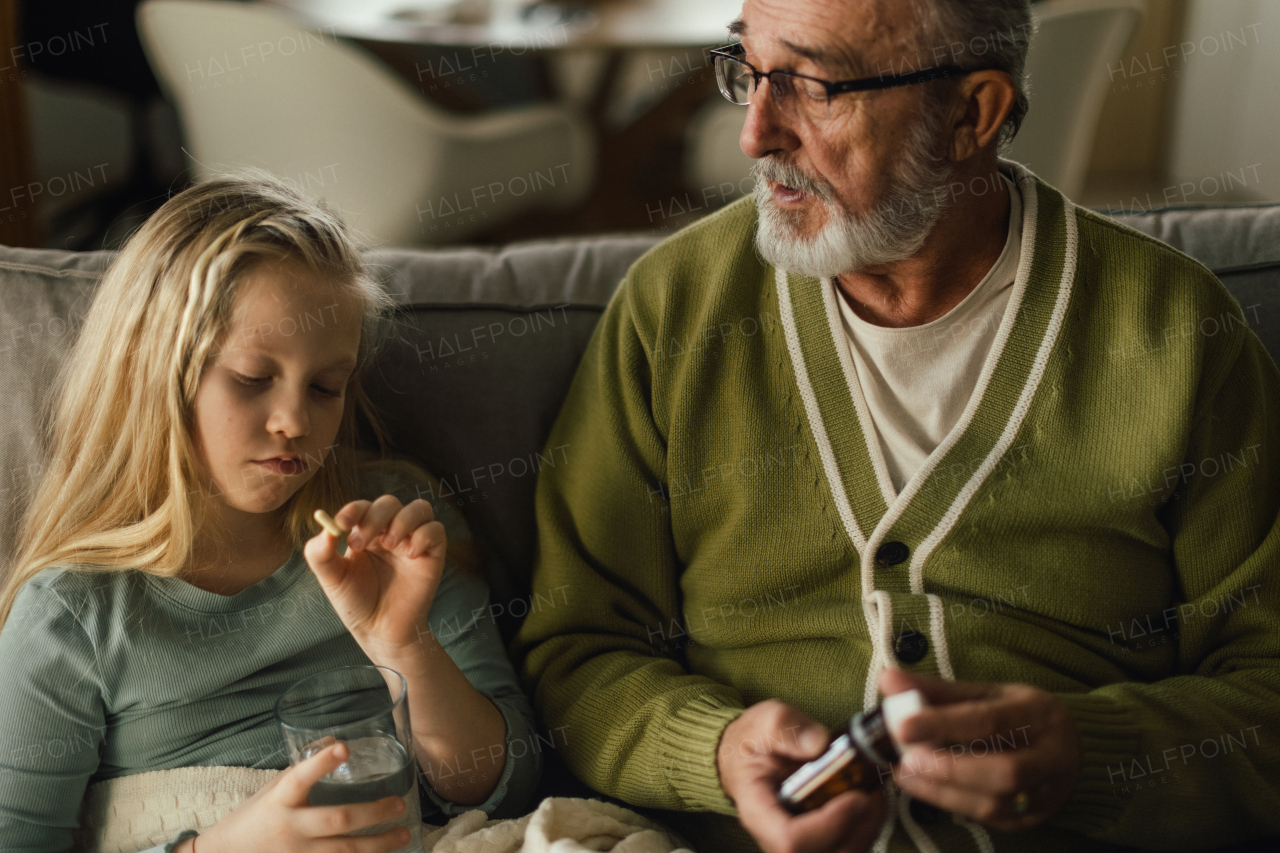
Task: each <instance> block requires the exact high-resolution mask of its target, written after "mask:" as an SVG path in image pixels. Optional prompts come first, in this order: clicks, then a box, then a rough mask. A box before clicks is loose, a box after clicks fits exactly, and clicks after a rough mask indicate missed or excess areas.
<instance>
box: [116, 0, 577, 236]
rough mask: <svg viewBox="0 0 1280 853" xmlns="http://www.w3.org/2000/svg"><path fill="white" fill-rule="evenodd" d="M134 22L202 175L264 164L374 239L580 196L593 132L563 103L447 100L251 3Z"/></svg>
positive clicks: (472, 229) (206, 2)
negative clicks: (466, 107) (451, 108)
mask: <svg viewBox="0 0 1280 853" xmlns="http://www.w3.org/2000/svg"><path fill="white" fill-rule="evenodd" d="M138 31H139V33H140V34H141V36H142V42H143V47H144V48H145V50H146V52H147V56H148V58H149V59H150V62H151V66H152V68H153V69H154V71H155V73H156V77H157V78H158V79H159V80H160V81H161V85H162V87H163V88H164V89H165V90H166V93H167V95H168V96H169V97H170V99H171V100H172V101H173V102H174V103H175V105H176V106H177V109H178V113H179V116H180V117H181V119H182V124H183V128H184V131H185V135H186V138H187V142H188V144H189V152H188V153H189V156H190V158H191V160H192V161H193V165H194V167H195V172H196V174H197V176H199V177H204V176H207V175H209V174H212V173H215V172H218V171H221V170H224V169H228V168H235V167H243V166H252V167H258V168H262V169H265V170H266V171H268V172H270V173H272V174H274V175H277V176H279V177H281V178H284V179H286V180H290V181H293V182H295V183H296V184H297V185H298V186H299V187H301V188H302V189H303V190H304V191H308V192H310V193H312V194H313V195H315V196H318V197H321V198H324V199H325V200H327V201H329V202H330V203H332V204H334V205H335V206H336V207H337V208H338V209H339V210H341V211H342V213H343V215H344V217H345V218H346V219H347V221H348V222H349V223H350V224H351V225H352V226H353V227H354V228H356V229H357V230H358V231H359V232H360V233H361V234H362V237H363V238H364V239H365V240H366V241H367V242H369V243H370V244H375V245H422V244H442V243H450V242H457V241H458V240H460V239H463V238H465V237H467V236H468V235H471V234H474V233H476V232H477V231H480V230H482V229H486V228H490V227H492V226H494V225H496V224H498V223H500V222H502V221H503V220H505V219H509V218H511V217H513V216H516V215H518V214H520V213H524V212H527V211H530V210H532V209H535V208H539V207H551V208H556V207H568V206H572V205H573V204H575V203H577V202H578V201H580V200H582V199H583V198H584V197H585V196H586V194H587V193H588V192H589V191H590V189H591V185H592V183H593V181H594V177H595V166H596V142H595V137H594V134H593V131H592V130H591V127H590V125H589V124H588V122H587V121H586V120H585V119H584V118H582V117H581V116H579V115H578V114H577V113H576V112H575V111H573V110H571V109H570V108H565V107H560V106H536V107H527V108H520V109H514V110H504V111H496V112H493V113H489V114H484V115H481V116H478V117H471V116H466V117H460V116H454V115H451V114H449V113H447V112H445V111H444V110H442V109H439V108H437V107H435V106H434V105H433V104H431V103H430V102H429V101H428V100H427V99H426V98H425V97H424V96H422V95H421V94H420V93H418V92H416V91H414V89H413V87H412V86H411V85H410V84H409V83H408V82H407V81H405V80H403V79H402V78H400V77H398V76H396V75H395V74H394V73H393V72H392V71H391V70H390V69H388V68H386V67H385V66H383V65H382V64H381V63H380V62H378V61H377V60H375V59H373V58H372V57H370V56H368V55H366V54H365V53H364V52H363V51H361V50H360V49H358V48H357V47H354V46H352V45H350V44H348V43H345V42H342V41H340V40H338V39H337V38H335V37H334V36H333V35H332V34H330V33H327V32H315V31H310V30H306V29H304V28H303V27H302V26H300V25H299V24H298V23H297V22H296V21H294V20H293V19H292V18H290V17H289V16H288V15H286V14H285V13H282V12H281V11H279V10H277V9H274V8H271V7H268V6H265V5H260V4H256V3H238V2H218V0H148V2H145V3H143V4H142V5H141V6H139V8H138Z"/></svg>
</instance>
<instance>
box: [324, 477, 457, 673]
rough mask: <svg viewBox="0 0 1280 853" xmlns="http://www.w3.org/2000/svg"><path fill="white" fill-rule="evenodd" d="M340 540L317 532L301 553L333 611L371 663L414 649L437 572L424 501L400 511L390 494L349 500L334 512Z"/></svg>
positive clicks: (434, 530)
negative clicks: (343, 546)
mask: <svg viewBox="0 0 1280 853" xmlns="http://www.w3.org/2000/svg"><path fill="white" fill-rule="evenodd" d="M334 521H336V522H337V523H338V525H339V526H340V527H341V528H343V529H344V530H348V531H350V534H349V535H348V537H347V552H346V555H345V556H339V555H338V540H337V538H336V537H334V536H333V535H332V534H331V533H328V532H326V531H324V530H321V531H320V533H318V534H317V535H316V536H314V537H312V538H311V539H310V540H308V542H307V544H306V547H305V548H303V555H304V556H305V557H306V559H307V564H308V565H309V566H311V570H312V571H313V572H314V573H315V575H316V579H317V580H318V581H319V582H320V588H321V589H323V590H324V594H325V595H326V596H327V597H328V599H329V602H330V603H331V604H332V605H333V609H334V611H336V612H337V614H338V617H339V618H340V619H341V620H342V624H344V625H346V626H347V630H348V631H350V632H351V635H352V636H353V637H354V638H355V640H356V642H358V643H359V644H360V646H361V648H363V649H364V651H365V653H366V654H368V655H369V657H370V659H371V660H373V661H374V662H375V663H376V662H377V661H379V660H391V659H396V658H397V657H400V656H402V655H403V654H404V652H405V651H406V650H409V651H412V650H416V649H419V647H420V632H422V631H424V630H425V629H424V628H422V627H421V626H425V625H426V622H427V612H428V611H429V610H430V609H431V602H432V601H433V600H434V599H435V596H436V589H437V588H438V587H439V586H440V577H441V575H442V574H443V573H444V555H445V544H446V543H445V532H444V525H443V524H441V523H440V522H438V521H436V520H435V513H433V512H432V510H431V504H429V503H427V502H426V501H424V500H421V499H419V500H415V501H413V502H412V503H410V504H409V505H408V506H401V505H400V501H399V500H398V499H397V498H396V497H395V496H393V495H383V496H382V497H380V498H378V499H377V500H376V501H373V502H372V503H370V502H369V501H352V502H351V503H349V504H347V505H346V506H344V507H343V508H342V509H340V510H338V512H337V513H336V514H335V515H334Z"/></svg>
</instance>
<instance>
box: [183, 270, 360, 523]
mask: <svg viewBox="0 0 1280 853" xmlns="http://www.w3.org/2000/svg"><path fill="white" fill-rule="evenodd" d="M361 315H362V311H361V307H360V305H359V304H358V302H357V301H356V300H355V298H354V297H352V296H349V295H344V294H342V293H341V292H340V291H339V290H338V289H337V288H336V287H335V286H334V285H333V283H332V282H329V281H325V280H323V279H318V278H317V274H316V273H314V272H312V271H310V270H308V269H307V268H306V267H304V266H302V265H300V264H297V263H294V262H273V261H265V262H263V263H261V264H259V265H258V266H257V267H256V268H254V269H253V270H252V271H251V272H250V273H249V275H247V276H246V277H245V279H244V281H243V286H242V288H241V290H240V294H239V296H238V297H237V299H236V304H235V308H234V310H233V312H232V322H231V329H230V331H229V333H228V334H227V336H226V338H225V340H224V341H223V342H222V345H221V347H220V348H218V349H216V350H215V352H214V353H213V354H212V355H211V356H210V358H209V361H208V362H207V364H206V366H205V370H204V373H203V374H202V375H201V377H200V384H199V386H198V388H197V390H196V398H195V406H194V409H195V411H194V415H195V435H194V441H195V446H196V452H197V453H198V454H199V457H200V460H201V462H202V463H203V465H204V469H205V470H204V473H203V476H202V478H201V483H200V490H201V493H202V494H203V495H205V496H206V498H208V499H211V500H213V501H215V502H217V503H220V504H223V505H225V506H227V507H230V508H231V509H234V510H239V511H241V512H246V513H266V512H272V511H273V510H276V509H279V508H280V506H281V505H283V504H284V502H285V501H287V500H288V499H289V498H290V497H291V496H292V495H293V494H294V493H296V492H297V491H298V489H300V488H302V486H303V485H304V484H305V483H306V482H307V480H309V479H311V478H312V477H314V476H315V474H316V472H317V471H318V470H319V468H320V466H321V465H329V464H333V459H334V450H335V449H336V448H335V446H334V444H335V439H336V437H337V434H338V426H339V424H340V422H341V420H342V411H343V405H344V403H343V401H344V399H345V397H346V385H347V380H348V379H349V378H350V376H351V373H352V371H353V370H354V368H355V365H356V351H357V348H358V347H359V345H360V323H361Z"/></svg>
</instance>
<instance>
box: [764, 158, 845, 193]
mask: <svg viewBox="0 0 1280 853" xmlns="http://www.w3.org/2000/svg"><path fill="white" fill-rule="evenodd" d="M751 174H752V175H753V176H754V177H755V179H756V181H757V183H759V182H761V181H774V182H776V183H779V184H782V185H783V186H784V187H790V188H791V189H793V190H800V191H801V192H806V193H809V194H810V195H815V196H817V197H818V198H820V199H822V200H823V201H830V200H831V199H832V197H833V195H834V192H833V190H832V188H831V185H830V184H828V183H826V182H825V181H817V180H815V179H813V178H811V177H809V176H808V175H806V174H805V173H804V172H802V171H800V169H798V168H797V167H796V166H794V165H792V164H791V163H784V162H781V161H779V160H775V159H773V157H765V158H763V159H760V160H757V161H756V162H755V164H754V165H753V166H752V167H751Z"/></svg>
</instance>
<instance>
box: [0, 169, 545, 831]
mask: <svg viewBox="0 0 1280 853" xmlns="http://www.w3.org/2000/svg"><path fill="white" fill-rule="evenodd" d="M393 304H394V303H393V300H392V299H391V297H389V296H388V295H387V294H386V293H384V292H383V291H382V289H381V288H379V287H378V286H377V285H376V284H375V283H374V282H373V281H372V280H371V279H370V278H369V277H368V276H367V275H366V273H365V272H364V270H363V268H362V266H361V259H360V256H359V254H358V253H357V250H356V248H355V246H354V245H353V242H352V238H351V236H350V234H349V232H348V230H347V229H346V228H345V226H344V225H343V224H342V223H341V222H340V221H339V220H338V219H337V218H336V217H335V216H334V215H332V214H331V213H329V212H327V211H326V210H323V209H321V208H319V207H317V206H316V205H314V204H312V203H310V202H308V201H306V200H305V199H304V198H303V197H302V196H300V195H299V194H298V193H296V192H295V191H293V190H291V189H290V188H289V187H287V186H285V185H284V184H281V183H279V182H277V181H273V180H270V179H266V178H261V177H254V178H252V179H249V178H222V179H216V180H212V181H209V182H206V183H203V184H200V185H198V186H196V187H193V188H191V189H189V190H187V191H186V192H183V193H181V194H179V195H177V196H175V197H174V198H172V199H170V200H169V201H168V203H166V204H165V205H164V206H163V207H162V208H161V209H160V210H159V211H158V212H157V213H156V214H155V215H154V216H152V217H151V219H149V220H148V221H147V223H146V224H145V225H143V227H142V228H141V229H140V230H139V231H138V233H137V234H136V235H134V236H133V237H132V238H131V239H130V241H129V243H128V245H127V246H126V247H125V248H124V250H123V251H122V252H121V254H120V256H119V257H118V258H117V260H116V261H115V263H114V264H113V266H112V267H111V269H110V270H109V271H108V272H107V274H106V276H105V277H104V279H103V281H102V283H101V285H100V287H99V289H98V291H97V294H96V296H95V299H94V302H93V305H92V308H91V309H90V311H89V313H88V316H87V317H86V319H85V322H84V326H83V328H82V330H81V332H80V335H79V338H78V340H77V341H76V343H75V346H74V348H73V350H72V351H71V353H70V355H69V358H68V360H67V361H66V363H65V365H64V367H63V371H62V374H61V376H60V380H59V390H58V395H57V397H56V399H55V400H54V401H53V409H52V416H51V419H50V434H49V445H50V447H49V450H50V453H49V455H50V457H51V458H50V462H49V464H48V465H46V470H47V471H48V472H49V473H48V474H47V475H46V476H45V477H44V479H43V481H42V482H41V484H40V486H39V488H38V490H37V491H36V493H35V494H34V495H33V496H32V499H31V502H30V505H29V509H28V511H27V513H26V515H25V517H24V521H23V527H22V532H21V536H20V541H19V547H18V549H17V551H16V554H15V555H14V559H13V562H12V563H11V572H10V574H9V576H8V578H7V580H6V582H5V585H4V587H3V590H2V591H0V625H3V627H2V628H0V851H6V853H8V852H9V851H19V850H21V851H41V852H42V853H47V851H54V850H57V851H63V850H69V849H72V845H73V843H75V844H77V845H80V844H86V845H87V846H90V847H92V846H93V841H92V839H90V840H89V841H88V842H85V841H84V840H83V839H81V838H80V836H78V835H77V836H76V837H75V838H74V839H73V830H75V828H76V826H77V817H78V812H79V810H80V806H81V802H82V799H83V798H84V795H85V792H86V788H87V787H88V786H89V785H91V784H94V783H100V782H103V781H104V780H113V779H119V778H121V777H127V776H131V775H134V774H141V773H145V772H148V771H155V770H168V769H171V768H182V767H194V766H201V767H223V768H234V767H241V768H244V767H249V768H259V769H279V768H287V767H288V764H289V761H288V756H287V754H286V752H285V750H284V746H283V739H282V736H281V732H280V728H279V725H278V724H277V722H276V719H275V717H274V703H275V701H276V699H277V698H278V697H279V696H280V694H281V693H283V692H284V691H285V690H286V689H287V688H288V687H289V686H290V685H291V684H293V683H294V682H296V681H298V680H299V679H301V678H304V677H306V676H308V675H311V674H313V673H317V672H320V671H323V670H326V669H330V668H333V667H338V666H345V665H353V664H369V663H374V664H379V665H383V666H387V667H390V668H391V669H394V670H396V671H397V672H399V673H401V674H402V675H403V676H404V677H405V679H406V681H407V683H408V702H409V710H410V715H411V725H412V729H413V733H414V739H415V743H416V749H417V756H418V760H419V765H420V767H421V768H422V770H423V772H424V773H425V777H426V778H425V779H421V778H420V780H419V787H420V790H421V791H422V795H421V799H422V803H421V805H422V814H423V817H424V820H427V821H428V822H432V823H443V822H445V820H446V819H447V817H448V816H451V815H454V814H459V813H461V812H463V811H466V810H468V809H471V808H480V809H483V810H484V811H487V812H491V813H492V812H496V813H498V815H499V816H511V815H514V814H519V813H521V812H523V811H525V810H526V809H527V808H528V807H529V805H530V803H529V798H530V795H531V792H532V788H533V786H534V784H535V782H536V779H537V775H538V772H539V769H540V768H539V758H538V755H537V754H536V753H534V752H533V751H531V750H528V749H524V750H516V751H515V754H514V755H513V754H512V750H510V749H507V748H506V747H507V744H509V743H514V742H515V741H516V740H518V739H526V740H531V735H532V713H531V710H530V707H529V703H528V700H527V699H526V698H525V696H524V695H523V694H522V693H521V691H520V689H519V687H518V686H517V682H516V677H515V673H514V671H513V669H512V667H511V665H510V663H509V662H508V660H507V658H506V656H505V653H504V650H503V647H502V645H501V641H500V638H499V636H498V632H497V631H496V629H495V628H494V626H493V625H487V626H486V625H485V624H484V622H483V616H482V614H484V613H486V612H487V611H486V607H487V605H488V590H487V588H486V586H485V584H484V581H483V580H482V579H481V578H480V577H479V576H478V575H477V573H476V572H475V571H474V570H471V571H468V570H464V569H462V568H459V567H455V565H454V564H453V560H452V559H451V560H448V561H447V560H446V557H445V552H446V548H445V543H446V531H447V533H448V537H449V538H452V539H454V540H455V542H457V541H458V540H464V541H463V545H464V546H465V545H466V544H469V543H467V542H466V541H465V540H466V539H467V538H468V533H467V531H466V526H465V524H464V523H463V520H462V518H461V516H460V515H459V514H458V512H457V511H456V510H455V509H453V508H451V507H449V506H448V505H447V504H445V503H444V502H437V503H436V505H435V506H434V507H433V506H432V505H431V504H429V503H427V502H426V501H425V500H421V499H419V498H418V497H417V495H418V494H422V493H423V490H424V488H429V487H430V486H431V485H432V481H431V480H430V479H429V476H428V475H426V474H425V472H421V471H420V469H416V468H413V467H412V466H408V465H407V464H399V465H396V464H388V463H386V462H375V463H366V464H358V463H357V459H356V451H355V446H356V432H357V426H356V424H357V421H356V416H357V412H360V413H361V414H362V416H363V417H365V418H366V420H367V423H368V425H369V427H370V429H371V430H372V431H373V432H374V433H375V435H376V436H377V438H378V441H379V443H380V444H381V443H382V431H381V427H380V426H379V423H378V420H377V418H376V417H375V415H374V412H373V410H372V406H371V405H370V403H369V401H368V399H367V398H366V397H365V395H364V393H363V392H362V390H361V385H360V376H361V374H362V372H363V371H364V370H365V369H366V367H367V366H368V365H369V364H370V361H371V358H372V356H373V353H374V351H375V348H376V345H377V343H378V340H379V338H378V335H379V330H380V329H382V328H383V327H384V324H385V321H386V319H387V315H388V314H389V313H390V310H391V309H392V307H393ZM428 493H430V494H434V493H435V492H428ZM373 498H376V499H373ZM370 499H373V500H370ZM317 509H325V510H327V511H329V512H331V513H333V514H334V516H335V518H336V520H337V522H338V523H339V525H340V526H342V527H344V529H346V530H349V531H350V533H349V536H348V542H347V545H346V548H345V551H344V550H342V549H341V548H340V547H339V545H338V543H337V540H336V539H335V538H334V537H333V536H331V535H330V534H328V533H325V532H323V531H321V530H320V528H319V525H317V524H316V523H315V522H314V520H313V513H314V512H315V510H317ZM335 510H337V511H336V512H334V511H335ZM451 550H454V551H456V550H457V549H451ZM345 755H346V753H345V747H344V746H342V745H338V746H336V747H331V748H329V749H327V750H324V751H322V752H320V753H318V754H317V755H314V756H312V757H311V758H309V759H307V760H306V761H304V762H302V763H300V764H298V765H297V766H296V767H292V768H289V769H287V770H285V771H284V772H282V773H279V774H278V775H276V776H275V777H274V778H272V779H271V781H270V782H268V783H267V784H266V785H265V786H264V787H263V788H262V789H261V790H259V791H257V793H256V794H254V795H253V796H252V797H249V798H248V799H246V800H244V801H243V802H242V803H240V804H239V805H238V806H237V807H236V808H235V809H234V810H232V811H230V813H229V814H226V815H225V816H224V817H222V818H221V819H220V820H217V822H216V823H214V824H213V825H211V826H204V827H203V828H200V827H197V826H194V825H182V826H173V825H172V824H168V825H165V826H163V827H162V828H163V829H164V832H163V834H161V835H160V837H159V838H157V839H155V840H153V841H149V842H147V843H156V841H164V840H165V839H167V843H162V844H161V846H157V847H153V848H151V850H152V851H155V853H159V851H161V850H163V851H165V853H169V851H171V850H176V851H181V853H188V851H192V850H193V849H196V848H197V845H198V850H199V853H255V851H262V853H283V851H294V850H298V851H301V850H307V851H324V850H338V849H341V850H359V851H368V853H373V851H390V850H397V849H399V848H401V847H403V846H404V845H405V844H406V843H407V840H408V839H407V835H406V834H405V832H406V831H405V830H403V829H397V830H394V831H391V832H385V833H382V834H379V835H372V836H366V837H359V838H344V839H342V840H341V841H338V840H336V839H335V837H336V836H342V835H344V834H346V833H349V832H351V831H353V830H359V829H362V828H365V827H370V826H373V825H374V824H378V823H382V822H384V821H387V820H390V819H392V818H394V817H396V816H397V815H398V814H400V813H401V812H402V811H403V809H404V808H405V803H404V800H403V798H401V797H387V798H385V799H383V800H378V801H375V802H371V803H362V804H354V805H347V806H309V805H308V804H307V792H308V789H309V788H310V785H311V784H312V783H313V782H315V781H316V780H317V779H319V778H320V777H322V776H324V775H325V774H327V773H328V772H329V771H330V770H332V769H334V768H335V767H336V766H338V764H339V763H340V762H341V761H342V760H343V758H344V757H345ZM433 815H443V816H444V817H443V818H441V819H436V820H432V819H431V818H432V816H433ZM197 829H199V835H198V837H194V836H196V832H195V830H197ZM179 830H183V831H179ZM323 839H334V840H330V841H328V842H326V841H324V840H323ZM133 849H137V848H133Z"/></svg>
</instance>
